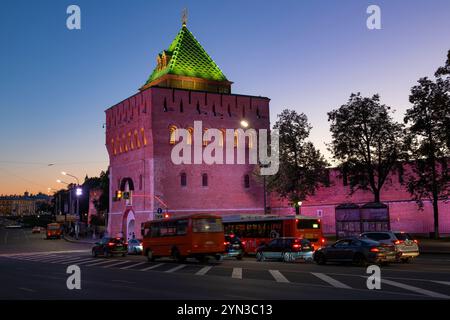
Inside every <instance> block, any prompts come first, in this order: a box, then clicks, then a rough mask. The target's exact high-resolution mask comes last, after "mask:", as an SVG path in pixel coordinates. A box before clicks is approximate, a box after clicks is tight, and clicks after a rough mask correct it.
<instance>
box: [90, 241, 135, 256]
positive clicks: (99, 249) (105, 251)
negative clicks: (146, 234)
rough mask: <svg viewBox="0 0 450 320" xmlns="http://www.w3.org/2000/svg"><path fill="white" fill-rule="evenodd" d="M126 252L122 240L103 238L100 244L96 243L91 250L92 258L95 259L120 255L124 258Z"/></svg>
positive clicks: (126, 246) (125, 246)
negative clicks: (100, 256)
mask: <svg viewBox="0 0 450 320" xmlns="http://www.w3.org/2000/svg"><path fill="white" fill-rule="evenodd" d="M127 251H128V244H127V243H126V242H125V241H124V239H123V238H110V237H104V238H103V239H102V240H101V241H100V242H97V243H96V244H95V245H94V247H93V248H92V256H94V257H96V256H98V255H102V256H105V257H109V256H112V255H116V254H120V255H122V256H125V255H126V254H127Z"/></svg>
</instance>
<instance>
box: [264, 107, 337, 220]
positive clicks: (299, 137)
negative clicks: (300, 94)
mask: <svg viewBox="0 0 450 320" xmlns="http://www.w3.org/2000/svg"><path fill="white" fill-rule="evenodd" d="M274 128H275V129H278V130H279V150H280V151H279V156H280V166H279V170H278V172H277V173H276V174H275V175H273V176H269V177H268V178H267V180H268V181H267V187H268V189H269V190H270V191H275V192H277V193H278V194H279V195H280V196H281V197H282V198H286V199H288V200H289V201H290V202H291V203H292V204H294V205H295V209H296V214H299V206H298V202H299V201H303V200H305V199H306V198H307V197H308V195H313V194H314V193H315V191H316V189H317V188H318V187H319V186H320V185H321V184H325V183H326V182H327V177H326V176H327V173H328V172H327V170H326V166H327V165H328V163H327V162H326V161H325V159H324V157H323V156H322V155H321V154H320V151H319V150H317V149H316V148H315V147H314V145H313V144H312V143H311V142H310V141H307V140H306V139H307V138H308V136H309V133H310V131H311V125H310V124H309V123H308V118H307V117H306V115H305V114H303V113H300V114H298V113H297V112H295V111H293V110H287V109H286V110H283V112H282V113H281V114H279V115H278V120H277V122H276V123H275V126H274Z"/></svg>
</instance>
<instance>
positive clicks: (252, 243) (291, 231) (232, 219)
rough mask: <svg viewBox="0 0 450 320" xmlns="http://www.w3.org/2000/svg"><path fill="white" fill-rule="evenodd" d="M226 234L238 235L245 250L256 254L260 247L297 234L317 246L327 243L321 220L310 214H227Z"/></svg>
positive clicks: (224, 222)
mask: <svg viewBox="0 0 450 320" xmlns="http://www.w3.org/2000/svg"><path fill="white" fill-rule="evenodd" d="M222 219H223V225H224V231H225V234H234V235H235V236H237V237H239V238H240V239H241V241H242V243H243V245H244V247H245V252H246V253H250V254H252V253H253V254H254V253H256V249H257V248H258V246H259V245H260V244H261V243H262V242H264V243H267V242H268V241H270V240H271V239H273V238H278V237H298V238H304V239H308V240H309V241H311V243H312V244H313V245H314V249H315V250H317V249H318V248H320V247H322V246H324V245H325V238H324V237H323V233H322V226H321V221H320V219H317V218H313V217H307V216H300V215H297V216H276V215H245V216H244V215H237V216H236V215H232V216H224V217H223V218H222Z"/></svg>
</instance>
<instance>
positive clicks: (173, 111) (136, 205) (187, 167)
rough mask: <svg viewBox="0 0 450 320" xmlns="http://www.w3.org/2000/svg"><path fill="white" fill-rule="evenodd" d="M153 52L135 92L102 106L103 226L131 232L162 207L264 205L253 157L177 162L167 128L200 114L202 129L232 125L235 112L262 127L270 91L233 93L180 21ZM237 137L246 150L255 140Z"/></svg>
mask: <svg viewBox="0 0 450 320" xmlns="http://www.w3.org/2000/svg"><path fill="white" fill-rule="evenodd" d="M156 60H157V65H156V67H155V69H154V70H153V72H152V73H151V75H150V77H149V79H148V81H147V82H146V83H145V84H144V85H143V86H142V87H141V88H140V89H139V92H138V93H136V94H134V95H132V96H131V97H129V98H127V99H125V100H123V101H121V102H119V103H118V104H116V105H114V106H112V107H110V108H109V109H107V110H106V147H107V150H108V154H109V159H110V167H109V169H110V195H111V202H110V212H109V215H108V231H109V233H110V234H112V235H114V234H117V233H123V235H124V236H126V237H127V238H128V237H130V236H132V234H133V233H135V235H136V236H138V235H139V234H140V224H141V222H144V221H147V220H150V219H153V218H154V217H155V213H156V212H158V211H161V210H162V211H163V212H167V213H169V214H170V215H177V214H186V213H216V214H221V215H225V214H236V213H243V214H261V213H263V212H264V208H263V207H264V204H263V186H262V185H261V184H260V183H259V182H258V181H256V179H255V178H254V175H253V171H254V165H250V164H234V165H228V164H212V165H208V164H205V163H203V164H181V165H176V164H174V163H173V162H172V160H171V150H172V148H173V147H174V144H175V143H176V142H177V141H175V140H174V137H173V136H174V135H173V132H174V130H175V129H176V128H184V129H187V130H188V131H189V132H192V128H193V127H194V121H202V124H203V129H204V130H206V129H208V128H215V129H220V130H224V129H237V128H240V126H241V121H242V120H246V121H247V122H248V123H249V126H250V127H251V128H254V129H256V130H258V129H269V99H268V98H265V97H254V96H247V95H239V94H232V93H231V85H232V82H230V81H229V80H228V79H227V78H226V77H225V75H224V74H223V73H222V71H221V70H220V68H219V67H218V66H217V64H216V63H215V62H214V61H213V60H212V59H211V57H210V56H209V55H208V54H207V53H206V51H205V50H204V49H203V47H202V46H201V45H200V43H199V42H198V41H197V40H196V39H195V37H194V35H193V34H192V33H191V32H190V31H189V30H188V28H187V26H186V23H183V25H182V28H181V30H180V31H179V32H178V34H177V36H176V37H175V39H174V40H173V42H172V43H171V45H170V46H169V48H168V49H167V50H164V51H162V52H161V53H159V54H158V55H157V57H156ZM222 143H223V144H226V141H223V142H222ZM239 143H244V144H245V145H246V149H247V150H246V152H247V153H248V151H249V150H248V148H252V147H255V146H254V144H252V143H251V142H249V141H248V140H246V141H245V142H244V141H234V144H239ZM206 144H207V143H206ZM235 149H236V148H235ZM246 163H248V162H246ZM119 191H121V192H122V198H121V199H120V200H119V199H117V198H116V197H115V196H116V195H117V194H119ZM123 195H129V198H128V197H127V196H126V197H123ZM125 198H128V199H125Z"/></svg>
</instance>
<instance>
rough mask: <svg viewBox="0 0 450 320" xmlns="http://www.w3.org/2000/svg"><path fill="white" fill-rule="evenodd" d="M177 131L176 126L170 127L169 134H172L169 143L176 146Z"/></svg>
mask: <svg viewBox="0 0 450 320" xmlns="http://www.w3.org/2000/svg"><path fill="white" fill-rule="evenodd" d="M175 130H177V127H176V126H170V127H169V134H170V138H169V143H170V144H175V142H176V139H175Z"/></svg>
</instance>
